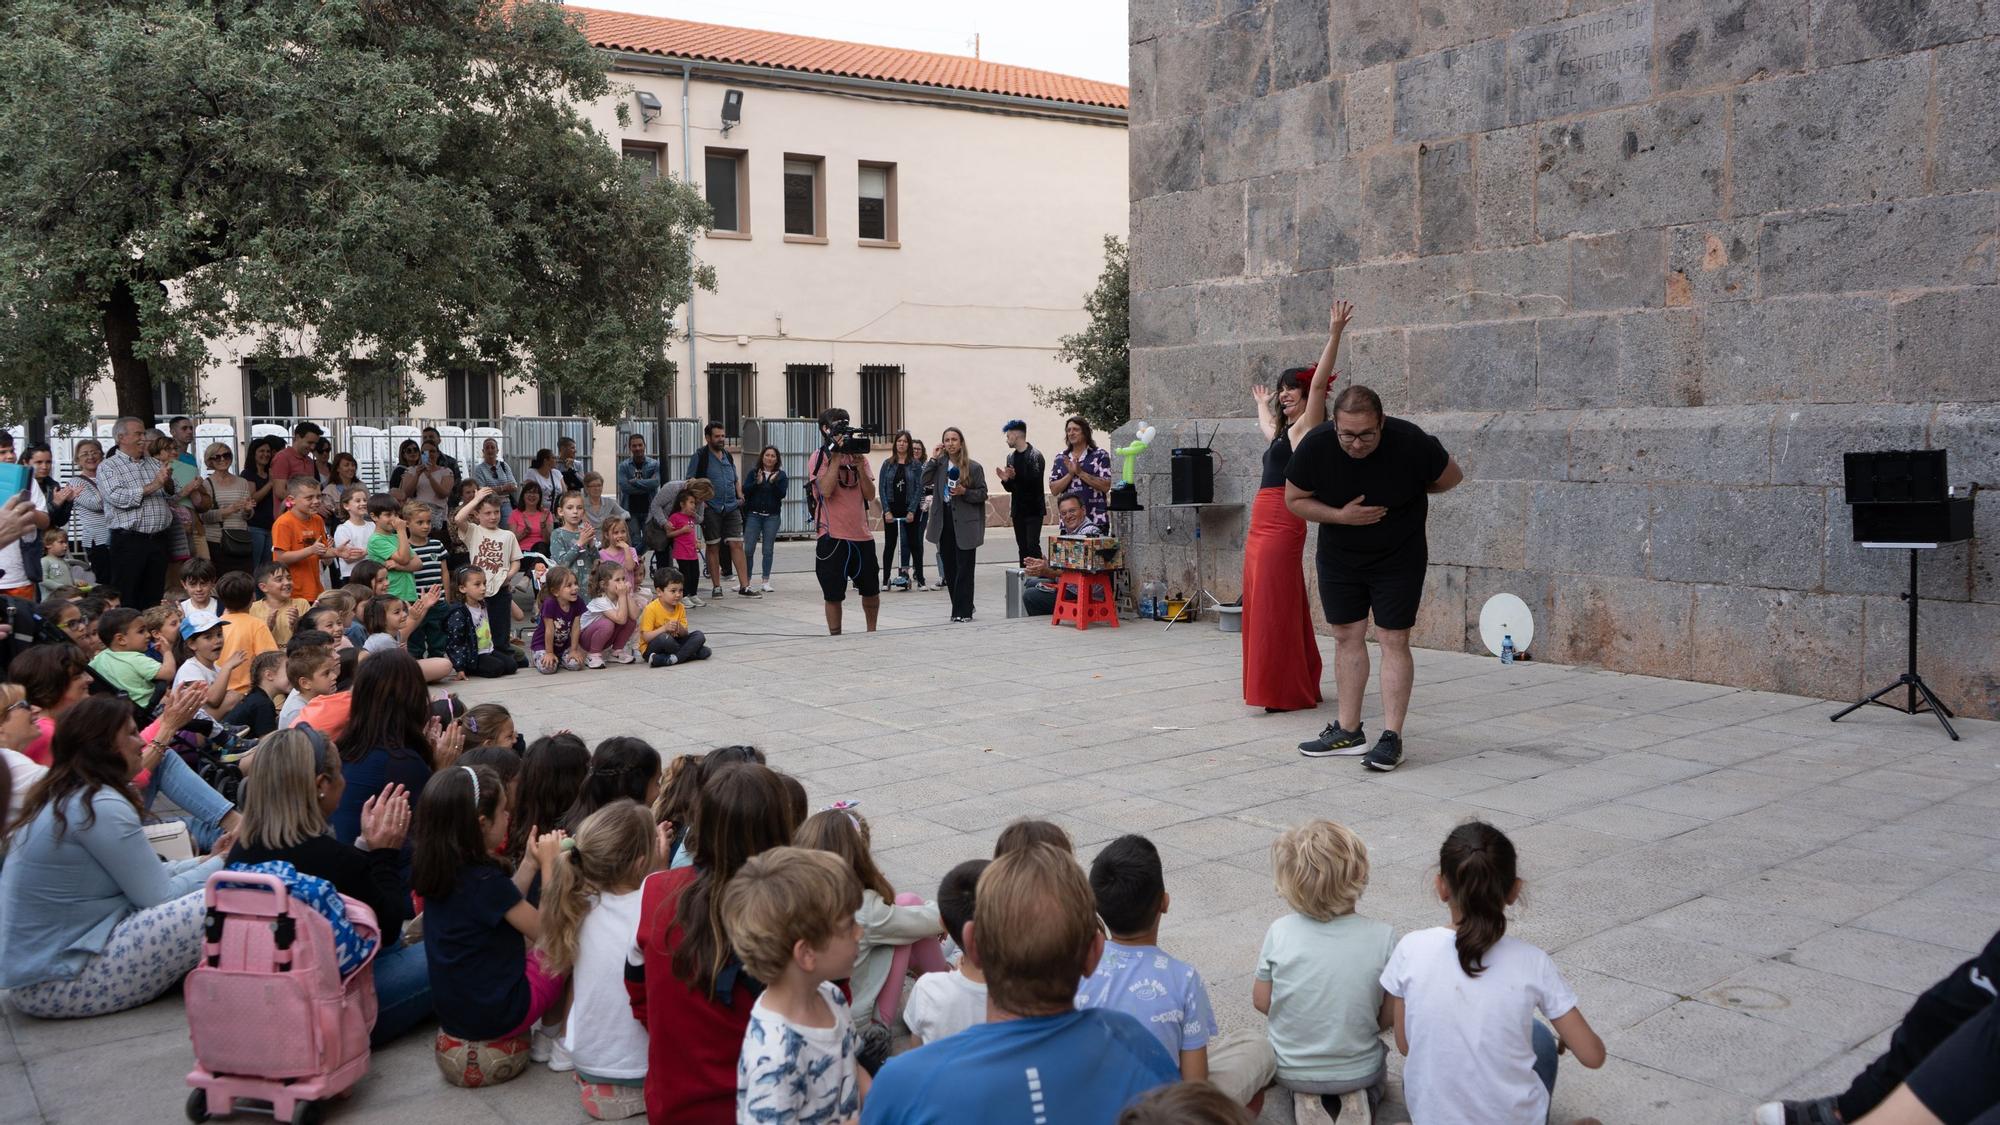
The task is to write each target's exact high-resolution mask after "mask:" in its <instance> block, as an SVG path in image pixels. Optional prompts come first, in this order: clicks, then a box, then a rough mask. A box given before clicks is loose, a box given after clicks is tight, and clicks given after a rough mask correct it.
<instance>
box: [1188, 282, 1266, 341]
mask: <svg viewBox="0 0 2000 1125" xmlns="http://www.w3.org/2000/svg"><path fill="white" fill-rule="evenodd" d="M1196 288H1197V290H1198V292H1199V294H1200V296H1199V297H1198V298H1197V300H1196V305H1195V339H1196V342H1198V343H1203V344H1217V343H1225V342H1236V341H1242V340H1262V339H1267V338H1269V337H1270V336H1271V335H1272V334H1274V333H1276V332H1277V330H1278V283H1277V281H1275V280H1270V281H1250V282H1242V283H1237V284H1210V285H1202V286H1198V287H1196Z"/></svg>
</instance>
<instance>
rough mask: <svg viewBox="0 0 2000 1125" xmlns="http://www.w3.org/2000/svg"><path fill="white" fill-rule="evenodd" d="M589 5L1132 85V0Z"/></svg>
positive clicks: (609, 1)
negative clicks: (1128, 67) (1128, 1)
mask: <svg viewBox="0 0 2000 1125" xmlns="http://www.w3.org/2000/svg"><path fill="white" fill-rule="evenodd" d="M579 3H581V4H582V5H583V6H585V7H592V8H607V9H612V10H615V11H621V12H639V13H643V14H645V15H649V16H669V17H672V18H674V19H684V20H696V21H699V22H702V23H721V24H728V25H730V26H731V27H753V28H760V29H763V30H766V31H784V32H790V33H792V34H794V35H816V36H819V37H821V38H824V39H845V40H849V41H851V42H857V43H873V44H878V45H880V46H884V47H906V48H910V49H913V50H919V51H936V52H938V53H940V54H947V55H971V54H972V53H973V46H972V42H973V36H974V34H975V33H976V34H977V35H978V36H979V41H980V42H979V47H980V50H979V57H980V58H983V59H985V60H986V61H988V62H997V63H1008V64H1010V65H1013V66H1025V67H1032V68H1034V69H1036V70H1052V71H1055V72H1056V73H1058V74H1070V75H1075V76H1077V77H1079V78H1094V79H1097V80H1098V81H1100V82H1116V83H1118V84H1119V85H1121V86H1122V85H1125V63H1126V39H1127V37H1126V32H1125V0H865V2H864V0H742V2H741V3H719V2H716V0H579Z"/></svg>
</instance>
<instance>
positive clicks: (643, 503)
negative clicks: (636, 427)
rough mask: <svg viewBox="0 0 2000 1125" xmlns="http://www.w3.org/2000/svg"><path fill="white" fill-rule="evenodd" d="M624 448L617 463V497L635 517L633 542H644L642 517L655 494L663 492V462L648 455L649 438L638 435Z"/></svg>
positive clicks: (651, 504)
mask: <svg viewBox="0 0 2000 1125" xmlns="http://www.w3.org/2000/svg"><path fill="white" fill-rule="evenodd" d="M625 450H626V457H625V459H624V460H623V461H620V462H618V498H619V499H620V500H621V501H623V502H624V504H625V510H626V511H628V512H631V513H632V516H633V522H632V542H634V543H641V542H643V541H644V539H645V535H644V532H645V528H644V527H643V526H642V525H641V524H640V523H639V520H640V519H641V518H643V517H644V516H645V514H646V513H647V512H648V511H650V510H651V509H652V507H653V496H654V495H655V494H656V493H658V492H659V491H660V463H659V462H658V461H656V460H654V459H653V458H651V457H648V456H646V439H645V438H644V437H642V436H640V435H639V434H633V435H632V436H630V437H628V438H626V439H625Z"/></svg>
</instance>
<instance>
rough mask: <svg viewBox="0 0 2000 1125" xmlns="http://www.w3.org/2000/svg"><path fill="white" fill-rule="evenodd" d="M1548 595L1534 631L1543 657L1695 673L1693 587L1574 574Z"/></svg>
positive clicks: (1629, 669)
mask: <svg viewBox="0 0 2000 1125" xmlns="http://www.w3.org/2000/svg"><path fill="white" fill-rule="evenodd" d="M1528 550H1529V552H1530V553H1531V555H1532V552H1533V551H1534V543H1533V542H1532V540H1531V541H1530V543H1529V545H1528ZM1618 550H1619V552H1620V553H1621V554H1622V553H1623V551H1624V547H1623V545H1620V546H1619V547H1618ZM1551 594H1552V597H1551V599H1550V610H1549V619H1548V624H1547V628H1545V629H1540V630H1537V631H1536V633H1535V649H1536V653H1535V654H1536V655H1537V656H1538V657H1540V658H1541V659H1543V660H1549V661H1554V662H1556V663H1558V664H1594V665H1598V666H1600V667H1604V668H1610V669H1612V670H1614V671H1619V672H1640V673H1643V674H1645V675H1649V676H1673V677H1677V678H1683V679H1685V678H1687V677H1688V676H1689V675H1690V673H1692V672H1693V671H1694V664H1693V659H1692V652H1693V638H1692V637H1691V635H1690V632H1691V626H1692V621H1693V614H1694V594H1693V587H1691V586H1687V585H1684V584H1682V583H1679V582H1649V581H1647V580H1645V579H1643V578H1612V577H1605V576H1602V575H1599V574H1577V575H1569V576H1565V577H1562V578H1559V579H1557V580H1556V581H1555V582H1553V583H1551Z"/></svg>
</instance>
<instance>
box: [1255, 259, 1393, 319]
mask: <svg viewBox="0 0 2000 1125" xmlns="http://www.w3.org/2000/svg"><path fill="white" fill-rule="evenodd" d="M1300 256H1301V259H1302V260H1303V259H1304V254H1303V252H1301V255H1300ZM1334 273H1335V271H1333V270H1329V269H1315V270H1311V271H1309V272H1306V273H1295V274H1293V275H1291V276H1290V277H1285V278H1280V279H1279V281H1278V331H1279V332H1281V333H1283V334H1284V335H1287V336H1294V335H1310V334H1312V333H1315V332H1323V331H1325V330H1326V322H1327V310H1328V309H1330V308H1331V307H1332V306H1333V295H1334ZM1342 295H1343V296H1345V295H1346V294H1345V292H1343V294H1342ZM1371 319H1374V318H1373V317H1371Z"/></svg>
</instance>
